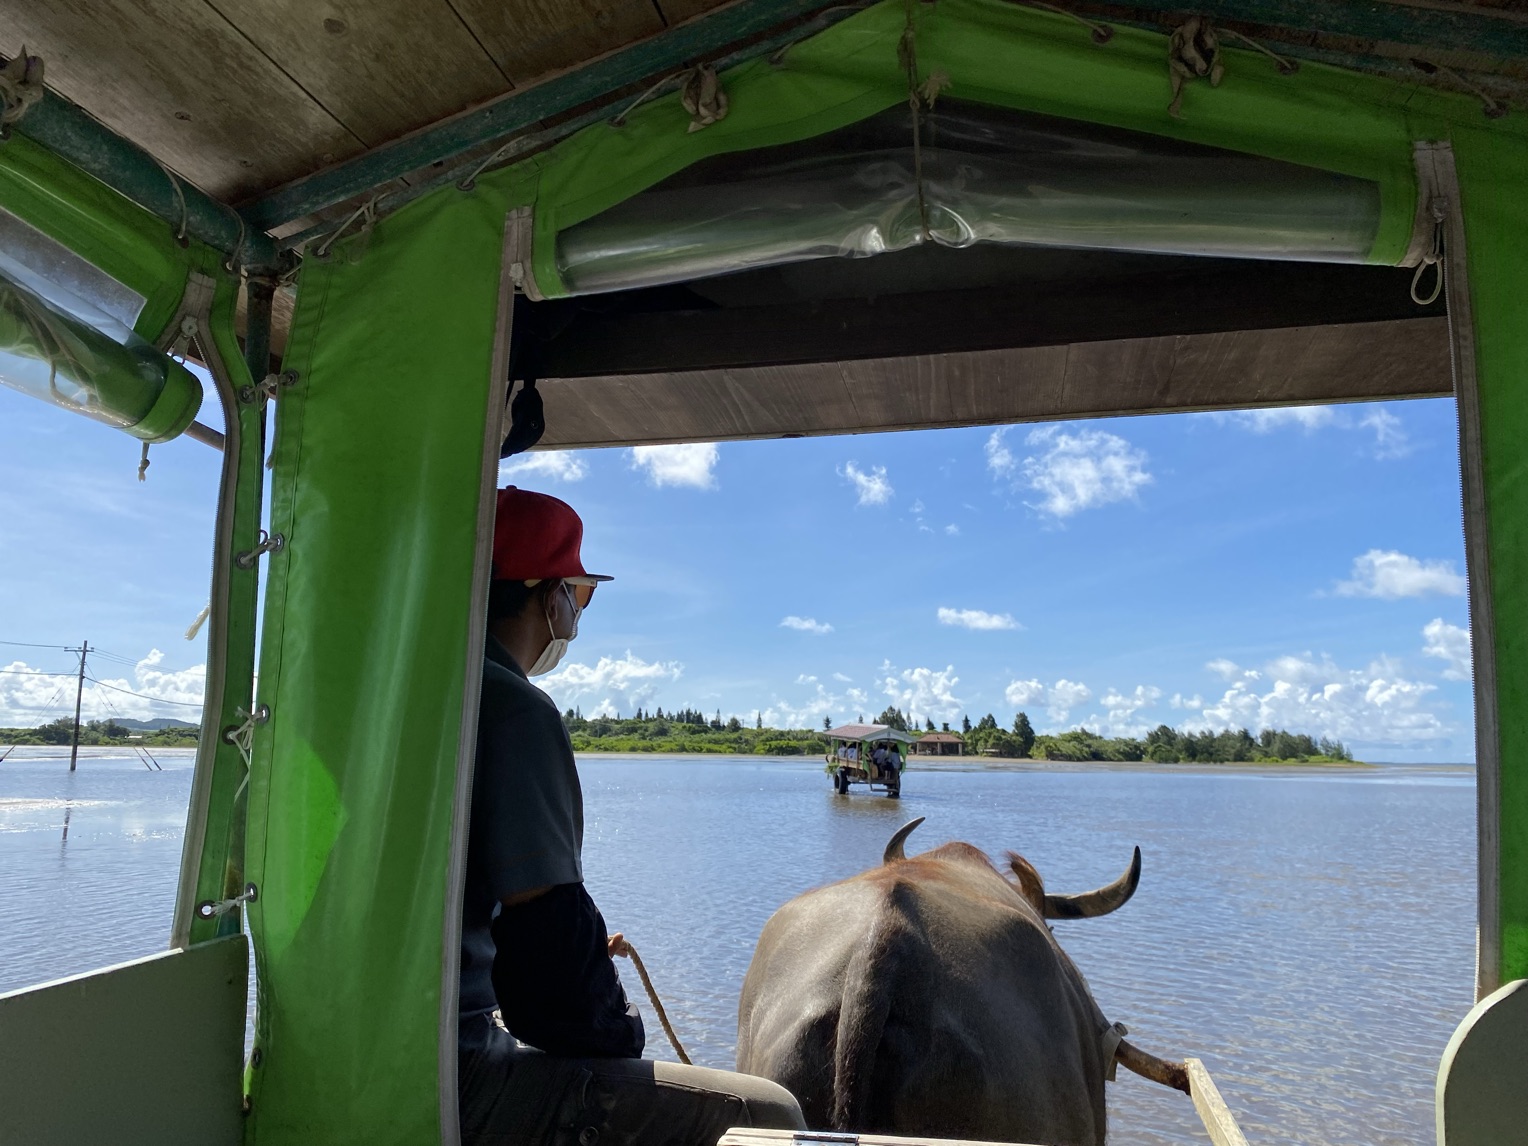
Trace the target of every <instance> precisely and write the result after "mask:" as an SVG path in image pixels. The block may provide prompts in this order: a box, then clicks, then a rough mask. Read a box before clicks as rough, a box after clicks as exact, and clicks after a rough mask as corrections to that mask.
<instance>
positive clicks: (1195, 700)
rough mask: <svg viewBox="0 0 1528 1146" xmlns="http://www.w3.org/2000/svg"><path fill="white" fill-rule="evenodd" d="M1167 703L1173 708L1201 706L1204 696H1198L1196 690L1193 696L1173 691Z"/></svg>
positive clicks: (1202, 705)
mask: <svg viewBox="0 0 1528 1146" xmlns="http://www.w3.org/2000/svg"><path fill="white" fill-rule="evenodd" d="M1227 663H1229V662H1227ZM1167 703H1168V704H1170V705H1172V706H1173V707H1174V708H1203V707H1204V697H1202V696H1200V695H1199V694H1198V693H1197V692H1196V693H1194V695H1193V696H1184V695H1183V694H1182V693H1181V692H1175V693H1173V697H1172V699H1171V700H1169V701H1168V702H1167Z"/></svg>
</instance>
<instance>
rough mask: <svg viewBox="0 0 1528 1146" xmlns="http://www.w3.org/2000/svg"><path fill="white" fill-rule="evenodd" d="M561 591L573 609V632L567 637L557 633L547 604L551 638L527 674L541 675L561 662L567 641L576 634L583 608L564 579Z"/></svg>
mask: <svg viewBox="0 0 1528 1146" xmlns="http://www.w3.org/2000/svg"><path fill="white" fill-rule="evenodd" d="M562 591H563V592H564V593H566V594H567V595H568V604H569V605H570V606H572V609H573V632H572V634H571V635H570V636H567V637H559V636H558V635H557V630H556V629H554V628H553V627H552V610H551V608H550V606H548V608H547V613H546V630H547V632H548V633H550V634H551V636H552V639H551V640H550V641H548V642H547V646H546V648H544V649H542V650H541V655H540V656H539V657H537V658H536V663H535V664H533V665H531V667H530V671H529V672H528V673H526V675H527V676H541V675H542V674H543V673H549V672H551V671H552V670H553V669H554V668H556V667H557V666H558V665H559V664H561V663H562V658H563V657H564V656H566V655H567V652H568V642H569V641H571V640H573V638H574V637H577V636H578V618H579V617H580V616H582V615H583V610H582V609H580V608H579V607H578V600H577V599H576V598H575V597H574V596H573V590H572V589H570V588H568V583H567V582H566V581H564V582H563V583H562Z"/></svg>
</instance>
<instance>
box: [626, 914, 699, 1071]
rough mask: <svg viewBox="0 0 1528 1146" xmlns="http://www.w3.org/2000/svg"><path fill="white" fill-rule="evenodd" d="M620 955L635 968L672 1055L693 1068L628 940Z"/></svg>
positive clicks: (634, 949) (640, 957)
mask: <svg viewBox="0 0 1528 1146" xmlns="http://www.w3.org/2000/svg"><path fill="white" fill-rule="evenodd" d="M620 954H622V955H624V956H626V958H628V959H630V960H631V961H632V964H633V965H634V966H635V967H636V968H637V977H638V978H640V979H641V980H642V986H643V987H644V988H645V989H646V990H647V997H648V1000H649V1001H650V1002H651V1003H652V1005H653V1010H655V1011H657V1012H658V1021H659V1022H660V1023H662V1024H663V1033H664V1034H666V1035H668V1041H669V1043H670V1044H671V1045H672V1046H673V1048H674V1053H675V1054H677V1055H678V1056H679V1061H680V1062H682V1063H684V1065H685V1066H693V1065H694V1064H693V1063H692V1062H690V1056H689V1055H687V1054H686V1053H685V1051H684V1047H683V1046H682V1045H680V1042H679V1036H678V1035H676V1034H675V1033H674V1025H673V1024H672V1023H670V1022H669V1017H668V1012H667V1011H665V1010H664V1009H663V1000H662V999H660V998H658V991H657V989H656V988H655V987H654V986H653V981H652V980H651V979H650V978H648V976H647V968H646V967H644V966H643V965H642V956H640V955H638V954H637V949H636V948H635V947H633V946H632V945H631V942H630V941H629V940H628V941H626V943H625V949H624V950H623V951H621V952H620Z"/></svg>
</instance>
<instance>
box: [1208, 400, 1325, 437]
mask: <svg viewBox="0 0 1528 1146" xmlns="http://www.w3.org/2000/svg"><path fill="white" fill-rule="evenodd" d="M1211 417H1213V418H1215V419H1216V420H1218V421H1227V422H1231V423H1232V424H1233V425H1238V426H1241V427H1243V428H1244V429H1248V430H1251V431H1252V432H1253V433H1254V434H1271V433H1272V432H1273V431H1275V430H1283V429H1288V428H1290V427H1294V428H1297V429H1301V430H1304V431H1305V432H1306V433H1310V432H1311V431H1312V430H1319V429H1321V428H1323V427H1324V426H1330V425H1332V424H1333V423H1334V422H1336V421H1337V414H1336V411H1334V410H1333V409H1332V408H1331V407H1330V406H1276V407H1273V408H1270V409H1266V410H1228V411H1224V412H1217V413H1215V414H1212V415H1211Z"/></svg>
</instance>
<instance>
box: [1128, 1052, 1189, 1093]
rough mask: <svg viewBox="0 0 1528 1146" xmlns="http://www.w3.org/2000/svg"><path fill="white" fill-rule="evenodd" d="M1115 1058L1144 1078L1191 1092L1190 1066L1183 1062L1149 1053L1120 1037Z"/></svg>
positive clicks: (1184, 1091)
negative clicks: (1170, 1060) (1169, 1060)
mask: <svg viewBox="0 0 1528 1146" xmlns="http://www.w3.org/2000/svg"><path fill="white" fill-rule="evenodd" d="M1114 1058H1115V1060H1116V1061H1117V1062H1118V1063H1119V1064H1120V1065H1121V1066H1123V1067H1124V1068H1125V1069H1126V1070H1131V1071H1134V1072H1135V1073H1136V1074H1138V1075H1140V1076H1141V1077H1142V1078H1149V1079H1150V1080H1151V1081H1152V1082H1160V1083H1161V1084H1162V1085H1163V1086H1170V1087H1172V1088H1173V1089H1174V1090H1181V1091H1182V1092H1183V1093H1184V1094H1189V1093H1190V1091H1189V1087H1188V1068H1187V1067H1185V1066H1184V1065H1183V1064H1182V1063H1181V1062H1168V1061H1167V1060H1166V1059H1160V1058H1158V1057H1157V1056H1156V1055H1154V1054H1147V1053H1146V1052H1145V1051H1143V1050H1142V1049H1141V1048H1140V1047H1138V1046H1134V1045H1133V1044H1131V1043H1128V1042H1126V1041H1125V1040H1124V1039H1120V1041H1119V1046H1118V1047H1117V1048H1115V1051H1114Z"/></svg>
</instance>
